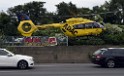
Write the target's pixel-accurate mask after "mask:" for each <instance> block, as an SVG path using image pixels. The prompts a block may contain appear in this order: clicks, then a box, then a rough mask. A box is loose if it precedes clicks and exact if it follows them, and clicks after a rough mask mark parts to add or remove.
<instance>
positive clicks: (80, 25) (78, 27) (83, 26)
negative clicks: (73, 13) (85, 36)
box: [74, 24, 85, 29]
mask: <svg viewBox="0 0 124 76" xmlns="http://www.w3.org/2000/svg"><path fill="white" fill-rule="evenodd" d="M83 28H85V25H84V24H79V25H74V29H83Z"/></svg>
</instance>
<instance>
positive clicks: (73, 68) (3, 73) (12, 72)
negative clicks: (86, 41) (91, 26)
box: [0, 63, 124, 76]
mask: <svg viewBox="0 0 124 76" xmlns="http://www.w3.org/2000/svg"><path fill="white" fill-rule="evenodd" d="M0 76H124V67H123V68H101V67H100V66H97V65H94V64H81V63H80V64H40V65H35V68H33V69H28V70H18V69H16V68H0Z"/></svg>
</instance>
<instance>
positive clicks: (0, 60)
mask: <svg viewBox="0 0 124 76" xmlns="http://www.w3.org/2000/svg"><path fill="white" fill-rule="evenodd" d="M14 65H15V58H14V56H11V55H9V53H8V52H7V51H5V50H3V49H2V50H0V66H14Z"/></svg>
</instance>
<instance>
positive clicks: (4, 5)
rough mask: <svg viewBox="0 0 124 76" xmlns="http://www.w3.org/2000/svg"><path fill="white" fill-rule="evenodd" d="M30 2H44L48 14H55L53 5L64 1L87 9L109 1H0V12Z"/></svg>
mask: <svg viewBox="0 0 124 76" xmlns="http://www.w3.org/2000/svg"><path fill="white" fill-rule="evenodd" d="M32 1H43V2H46V3H45V4H44V7H45V8H46V9H47V10H48V11H49V12H55V11H56V7H55V5H57V4H59V3H60V2H62V1H64V2H66V3H68V2H70V1H71V2H72V3H73V4H75V5H76V6H77V7H89V8H92V7H93V6H96V5H98V6H100V5H102V4H104V2H105V1H109V0H0V11H2V10H3V11H4V12H5V11H6V10H7V9H8V8H10V7H14V6H17V5H23V4H25V3H28V2H32Z"/></svg>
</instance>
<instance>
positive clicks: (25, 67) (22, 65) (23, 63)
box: [17, 60, 28, 69]
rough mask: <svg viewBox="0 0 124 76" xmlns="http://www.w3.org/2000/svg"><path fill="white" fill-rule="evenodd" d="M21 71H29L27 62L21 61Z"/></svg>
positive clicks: (19, 64) (19, 66) (19, 63)
mask: <svg viewBox="0 0 124 76" xmlns="http://www.w3.org/2000/svg"><path fill="white" fill-rule="evenodd" d="M17 67H18V68H19V69H27V68H28V63H27V61H25V60H21V61H19V62H18V66H17Z"/></svg>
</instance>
